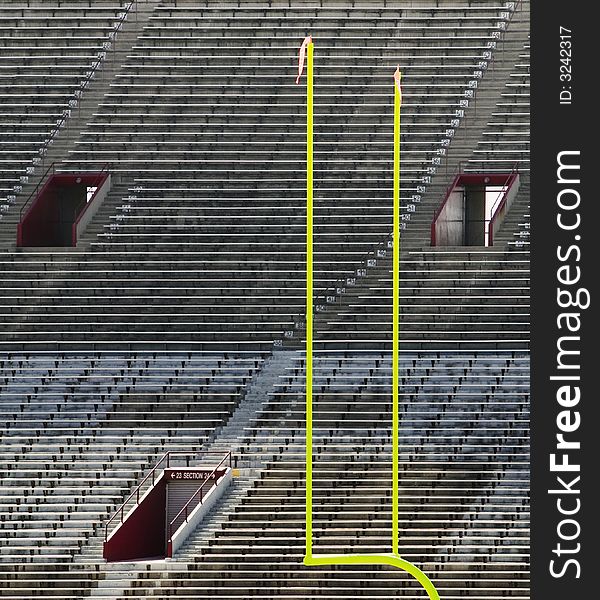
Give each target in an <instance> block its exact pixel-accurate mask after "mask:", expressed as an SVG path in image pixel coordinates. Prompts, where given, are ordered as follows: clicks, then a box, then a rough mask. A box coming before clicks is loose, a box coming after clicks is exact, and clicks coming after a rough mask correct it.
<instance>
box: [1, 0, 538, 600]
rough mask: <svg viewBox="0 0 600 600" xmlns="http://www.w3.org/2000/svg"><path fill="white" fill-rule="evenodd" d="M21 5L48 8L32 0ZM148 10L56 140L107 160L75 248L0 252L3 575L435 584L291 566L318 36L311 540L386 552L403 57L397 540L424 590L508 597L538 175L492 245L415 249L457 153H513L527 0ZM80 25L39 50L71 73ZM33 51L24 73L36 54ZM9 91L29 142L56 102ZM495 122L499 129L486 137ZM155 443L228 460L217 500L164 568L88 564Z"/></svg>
mask: <svg viewBox="0 0 600 600" xmlns="http://www.w3.org/2000/svg"><path fill="white" fill-rule="evenodd" d="M22 4H23V3H21V4H19V6H21V5H22ZM29 4H30V5H36V6H37V7H38V8H37V9H36V10H37V11H38V13H39V14H38V16H40V15H41V10H42V9H41V8H40V6H42V3H35V2H31V1H30V2H29ZM149 4H150V6H149V7H147V12H146V13H145V20H144V21H143V22H142V23H141V24H140V28H139V31H138V30H136V32H135V34H134V37H133V38H132V40H131V45H130V47H128V49H127V50H126V51H123V49H122V53H121V54H119V55H118V57H119V58H117V59H116V64H113V66H112V67H111V71H110V79H109V80H108V81H107V82H106V86H105V88H102V90H103V91H102V93H101V94H100V93H99V95H98V98H97V99H96V101H95V105H94V106H93V107H91V108H90V107H89V106H88V108H87V109H86V110H87V112H85V113H84V117H83V118H82V119H80V120H79V121H76V129H77V128H79V127H80V131H76V135H74V137H73V138H72V140H71V142H70V145H65V146H64V147H63V150H64V154H62V155H61V156H60V165H59V167H58V168H59V170H66V171H76V170H80V169H95V168H97V167H98V166H101V165H103V164H104V163H105V162H106V161H107V160H108V161H109V162H110V163H111V171H112V172H113V174H114V175H115V185H114V187H113V190H112V191H111V193H110V195H109V197H108V198H107V200H106V203H105V205H104V206H103V208H102V209H101V211H100V212H99V213H98V214H97V215H96V218H95V219H94V221H93V223H92V224H91V226H90V228H89V229H88V232H87V233H86V235H85V237H84V239H83V241H82V243H81V245H80V246H79V247H78V248H76V249H56V248H38V249H21V250H18V251H15V250H14V249H13V248H8V249H7V250H6V251H3V252H2V253H1V254H0V272H1V274H2V275H1V276H2V280H3V286H2V288H1V289H0V335H1V341H0V394H1V397H2V402H1V403H0V416H1V417H2V419H1V423H2V425H1V426H0V442H2V448H3V450H2V454H1V460H0V517H1V519H0V595H2V596H3V597H4V596H6V597H12V598H20V599H21V600H25V599H27V600H30V599H31V598H34V597H40V598H65V599H66V598H71V599H80V598H83V597H104V598H112V599H120V600H124V599H125V598H130V597H153V598H164V599H166V598H171V597H173V596H183V597H190V598H192V597H193V598H198V599H203V598H206V599H208V598H214V597H215V596H220V597H226V598H230V599H231V600H234V599H236V598H239V599H242V598H248V597H260V598H276V597H281V596H283V595H285V596H286V597H288V598H298V599H300V598H316V597H323V598H327V597H331V598H333V597H336V598H338V597H339V598H360V597H368V598H390V597H402V598H424V597H425V596H424V593H423V591H422V590H421V588H419V587H418V586H417V585H416V584H415V583H414V581H413V580H412V579H411V578H409V577H408V575H407V574H406V573H403V572H401V571H397V570H392V569H387V568H384V567H323V568H321V567H319V568H308V567H304V566H303V565H302V563H301V559H302V556H303V553H304V539H303V535H304V534H303V528H304V468H305V456H304V452H305V448H304V445H305V438H304V435H305V431H304V424H305V406H304V397H305V376H304V364H305V357H304V355H303V352H301V351H298V349H299V348H301V347H302V344H303V341H304V331H303V326H302V322H303V319H304V315H303V311H304V302H305V290H304V285H305V280H304V277H305V274H304V268H305V263H304V260H305V256H304V235H305V228H304V219H305V214H304V206H305V189H304V171H303V168H304V166H303V165H304V156H305V155H304V127H305V124H304V123H305V121H304V83H303V84H302V85H301V86H295V84H294V78H295V73H296V65H297V50H298V46H299V43H300V42H301V40H302V38H303V37H304V35H305V34H306V33H311V34H312V35H313V37H314V39H315V43H316V65H317V66H316V80H315V84H316V89H315V100H316V106H315V108H316V120H315V151H316V154H315V159H316V163H315V183H316V194H315V198H316V207H315V217H316V220H315V238H316V243H315V256H316V274H315V287H316V295H317V299H316V300H315V303H316V305H317V307H318V310H317V311H316V319H315V338H316V344H315V347H316V350H317V356H316V359H315V379H314V384H315V385H314V393H315V496H314V498H315V551H318V552H342V553H347V552H351V551H352V552H361V553H362V552H387V551H389V548H390V534H391V519H390V508H391V501H390V498H391V494H390V488H391V482H390V474H391V441H390V440H391V413H390V407H391V398H390V393H391V392H390V390H391V374H390V371H391V368H390V367H391V360H390V356H389V348H390V332H391V311H390V304H391V302H390V300H391V268H392V264H391V251H392V249H391V246H390V245H389V244H388V239H389V232H390V229H391V212H392V211H391V133H392V132H391V96H392V94H391V92H392V78H391V75H392V73H393V70H394V69H395V67H396V64H397V63H398V61H400V63H401V65H402V67H403V69H404V80H403V82H404V87H403V94H404V105H403V113H402V114H403V117H402V118H403V134H402V136H403V137H402V142H403V146H402V148H403V149H402V179H401V185H402V189H401V200H402V215H403V224H404V225H405V227H404V228H403V230H402V247H401V252H402V256H401V277H402V288H401V326H400V332H401V333H400V335H401V360H400V381H401V390H400V402H401V421H400V437H401V440H400V444H401V455H400V463H401V465H400V472H401V478H400V479H401V480H400V489H401V498H400V511H401V513H400V523H401V531H400V552H401V554H402V555H403V556H404V557H406V558H408V559H409V560H411V561H413V562H415V563H416V564H418V565H419V566H421V567H422V568H423V569H424V570H425V571H426V572H427V573H428V574H429V575H430V576H431V578H432V579H433V581H434V583H435V584H436V586H437V588H438V590H439V591H440V595H441V597H442V598H447V599H448V600H450V599H453V598H470V599H471V600H483V599H484V598H485V599H486V600H499V599H500V598H514V599H519V600H525V599H526V598H528V597H529V590H528V583H529V582H528V578H529V564H528V552H529V548H528V544H529V531H528V516H529V513H528V491H527V490H528V485H529V465H528V436H529V422H528V409H529V359H528V354H527V350H528V345H529V304H528V295H529V255H528V253H527V252H526V249H527V248H526V247H525V243H523V244H522V245H519V244H516V243H513V242H515V241H516V240H515V238H516V237H519V240H520V239H521V236H520V235H519V232H520V231H525V230H527V231H528V229H529V219H528V212H527V208H526V207H527V206H528V203H529V186H528V181H525V183H524V184H523V186H522V188H521V191H520V195H519V198H518V199H517V200H516V201H515V205H514V210H513V211H511V212H510V213H509V215H508V217H507V219H506V221H505V223H504V227H503V229H502V230H501V232H500V233H499V235H498V237H497V240H496V241H497V244H495V247H494V248H487V249H483V248H477V249H474V248H469V249H464V248H444V249H435V248H430V247H429V225H430V221H431V214H432V212H433V210H434V209H435V207H436V206H437V205H438V204H439V201H440V200H441V197H440V189H444V188H443V185H444V182H445V181H447V179H448V177H450V176H451V175H452V172H453V165H454V163H455V162H459V161H468V160H472V161H475V162H473V163H472V164H471V166H472V167H473V169H477V168H479V167H480V166H481V167H482V168H483V167H485V168H488V167H489V168H490V169H492V170H502V169H504V162H505V160H506V157H505V153H504V150H505V149H507V150H510V151H511V152H512V151H514V156H513V154H511V155H510V160H511V161H512V160H513V159H514V160H516V161H518V162H519V164H521V166H522V167H523V169H522V172H523V173H526V171H527V164H526V160H527V147H526V146H525V145H524V144H525V142H524V138H525V137H526V135H525V133H526V130H527V129H526V128H527V118H528V111H529V108H528V105H525V104H524V97H525V95H526V94H528V90H527V84H528V69H527V68H526V63H527V60H528V57H527V56H526V55H527V53H528V45H527V44H526V42H525V41H524V38H527V29H528V24H529V20H528V3H527V2H518V3H516V7H517V11H516V12H514V13H513V12H512V8H511V7H509V6H508V5H507V3H505V2H492V1H488V0H485V1H483V2H476V3H473V2H468V1H462V0H461V1H456V0H453V1H452V2H449V1H445V0H444V1H441V2H436V3H427V2H425V1H418V2H404V1H403V0H392V1H387V2H385V3H375V2H368V3H367V2H365V3H358V5H357V4H356V3H354V2H351V1H349V0H348V1H347V0H339V1H336V2H329V0H319V1H315V2H312V1H311V2H302V3H290V2H288V1H287V0H285V1H284V0H272V1H270V2H268V3H266V2H253V1H250V0H240V1H238V0H236V1H235V2H234V1H229V0H224V1H223V2H220V3H219V6H218V7H217V6H216V5H215V3H213V2H211V1H210V0H203V1H202V2H198V1H193V0H178V1H167V2H150V3H149ZM508 4H512V3H508ZM120 5H121V3H120V2H114V3H112V4H110V3H109V2H106V3H104V2H98V3H96V2H95V1H94V2H89V1H86V2H83V1H81V2H80V1H76V2H61V3H60V7H61V8H55V9H54V13H56V14H54V13H53V14H52V15H49V17H52V18H54V17H61V15H62V14H63V12H61V11H64V14H66V13H68V11H69V10H70V9H71V8H73V7H76V8H77V11H79V12H77V15H80V16H79V17H78V18H73V19H72V20H69V21H64V22H63V21H61V20H60V19H59V20H58V22H59V23H61V24H64V23H66V26H67V27H71V26H72V27H71V28H72V30H73V32H76V31H83V29H81V30H80V29H79V28H80V27H81V26H85V24H86V20H85V19H87V18H88V16H89V17H90V18H92V17H93V15H97V14H98V13H100V12H102V11H103V10H107V11H109V12H110V10H112V9H111V8H110V7H111V6H113V7H116V6H120ZM16 6H17V5H16V4H15V7H16ZM513 8H514V7H513ZM92 9H94V10H92ZM19 10H25V9H23V8H21V9H19ZM50 12H52V11H47V13H50ZM18 14H21V13H19V12H18V10H17V8H15V15H18ZM69 14H71V13H69ZM44 15H45V16H48V14H46V13H44ZM61 18H62V17H61ZM94 18H95V17H94ZM41 22H44V21H41ZM11 23H13V25H14V28H15V30H19V29H20V28H22V27H23V25H22V24H21V23H20V22H17V21H14V22H13V21H11ZM75 23H76V24H75ZM90 23H92V21H90ZM94 24H96V22H95V21H94ZM108 24H110V19H109V21H108ZM61 26H62V25H61ZM90 26H91V25H90ZM86 31H87V30H86ZM36 35H37V33H36ZM39 35H40V36H41V35H42V34H41V33H40V34H39ZM44 35H49V34H48V33H47V32H46V33H44ZM77 35H78V34H77ZM86 35H87V34H86ZM75 39H76V36H75V37H74V38H73V39H71V38H69V39H68V40H67V39H65V41H64V47H63V46H61V47H59V46H56V47H57V48H60V49H61V50H60V52H59V51H58V50H57V54H60V56H61V57H62V56H69V57H71V58H72V60H73V62H72V64H73V65H75V64H79V62H77V61H78V60H79V59H78V58H77V56H79V54H78V55H75V54H73V53H72V51H71V50H72V49H71V46H70V43H71V42H73V40H75ZM40 40H41V38H40ZM95 40H96V38H94V37H93V36H90V37H89V39H88V40H87V42H86V44H87V45H86V47H87V46H89V47H90V48H91V47H92V46H94V44H95V43H96V42H95ZM80 41H81V40H80ZM40 44H42V41H39V42H36V43H35V44H34V45H35V46H36V48H38V47H39V48H40V49H41V46H40ZM81 44H82V46H81V47H83V41H81ZM490 44H495V47H493V46H492V45H490ZM94 47H95V46H94ZM26 51H27V52H28V53H30V54H31V56H32V60H31V61H30V62H29V63H27V62H26V63H24V67H23V69H25V68H26V67H27V65H30V66H31V64H32V63H34V62H36V57H37V56H38V54H37V50H35V51H34V50H26ZM488 53H490V55H489V56H488ZM28 56H29V54H28ZM81 56H83V54H81ZM0 60H1V59H0ZM482 63H486V64H485V66H482ZM0 64H1V63H0ZM53 64H56V65H60V66H61V69H62V68H63V67H64V68H65V69H67V71H68V70H69V69H70V68H71V66H72V65H71V62H70V61H69V60H66V59H64V61H63V58H60V59H59V58H57V59H56V63H53ZM82 64H83V63H82ZM527 64H528V63H527ZM476 71H481V73H480V74H479V75H475V72H476ZM31 72H32V73H35V72H36V71H35V69H34V70H32V71H31ZM56 73H57V75H58V69H56ZM23 74H26V73H25V71H23ZM25 79H27V78H25ZM34 79H35V81H36V85H37V86H38V87H39V90H40V91H43V89H46V88H44V87H43V86H44V85H51V84H50V83H48V84H45V83H43V82H38V81H37V79H39V78H34ZM507 80H508V81H509V82H510V83H508V84H507ZM473 81H476V82H477V87H474V86H473V83H472V82H473ZM513 82H514V83H516V88H513V87H511V85H512V83H513ZM52 85H54V84H53V83H52ZM507 88H508V89H507ZM32 89H33V88H32ZM36 89H38V88H36ZM56 89H59V88H58V87H57V88H56ZM60 89H62V88H60ZM473 90H476V91H475V92H473V93H474V94H475V97H474V98H472V97H471V94H470V92H472V91H473ZM64 91H65V93H66V88H65V90H64ZM507 93H508V94H509V95H508V96H506V94H507ZM467 98H468V99H469V101H470V104H469V106H468V107H464V108H465V112H464V115H463V116H457V112H456V111H457V110H459V111H460V110H461V103H462V102H464V100H465V99H467ZM502 98H505V99H507V102H510V104H511V107H510V110H508V109H507V111H506V112H509V113H510V115H511V116H510V117H509V116H506V115H501V114H500V112H498V111H499V109H498V106H499V104H498V102H500V101H501V100H502ZM27 104H28V105H30V106H31V109H32V110H33V112H31V111H29V112H27V113H23V115H21V116H22V117H23V122H22V123H21V121H19V126H18V127H16V128H15V131H17V133H18V136H22V138H21V139H22V141H27V142H28V144H37V143H38V142H39V139H41V138H38V137H36V135H37V132H38V130H37V129H36V125H35V124H36V123H38V122H39V123H42V124H43V123H46V121H45V120H44V119H46V117H45V116H44V113H43V111H42V112H40V111H38V110H36V107H35V103H33V102H30V103H27ZM521 104H522V107H521ZM475 105H476V110H473V108H474V106H475ZM37 108H39V107H37ZM521 108H522V110H523V114H522V115H521V114H519V115H518V117H519V124H518V128H515V129H513V128H512V123H513V121H512V119H513V117H515V115H516V111H517V112H518V111H520V110H521ZM502 110H504V109H502ZM492 115H493V116H494V118H493V119H492ZM496 117H497V118H498V120H496ZM500 117H502V119H500ZM504 117H506V118H504ZM72 118H75V117H72ZM515 118H516V117H515ZM47 123H51V121H47ZM44 126H45V125H44ZM24 132H35V135H31V136H27V135H25V133H24ZM450 132H452V133H450ZM461 132H463V134H464V137H461V136H462V135H463V134H461ZM465 132H467V133H468V135H467V133H465ZM513 134H514V135H513ZM61 135H62V134H61ZM15 139H16V138H15ZM492 139H494V140H498V141H506V144H503V145H502V146H499V148H500V150H501V152H499V153H496V154H491V151H492V150H493V149H494V148H493V147H492V148H490V145H489V144H487V142H488V141H489V140H492ZM482 144H483V145H482ZM23 148H25V146H23ZM442 150H443V151H444V152H443V153H442V152H441V151H442ZM482 151H483V153H482ZM482 157H485V161H484V163H485V164H484V163H482V162H481V160H482ZM438 158H440V159H441V162H440V163H438V162H437V161H436V159H438ZM477 161H480V162H477ZM476 163H477V164H476ZM11 165H12V163H11ZM14 165H16V166H14ZM14 165H12V166H11V169H13V171H11V173H12V174H10V175H7V178H8V177H13V176H14V173H18V172H19V171H18V169H19V168H20V167H19V165H18V164H17V163H14ZM446 171H447V172H446ZM10 181H11V185H12V181H13V180H12V179H11V180H10ZM11 189H12V188H11ZM11 210H14V206H11V207H9V208H8V209H7V212H6V214H5V216H6V217H7V218H6V219H4V225H5V226H6V225H7V223H8V222H9V219H8V217H9V216H11V218H13V217H14V213H11ZM0 225H1V224H0ZM6 230H8V228H6ZM515 233H517V234H518V235H517V236H515ZM525 235H526V234H523V237H522V240H525ZM322 309H323V310H322ZM282 339H283V341H282ZM281 345H283V346H284V349H279V346H281ZM232 349H233V350H235V352H233V351H231V350H232ZM228 351H229V352H228ZM167 450H172V451H176V450H184V451H188V452H190V453H191V455H190V456H191V459H192V460H194V461H197V460H199V458H198V456H199V454H198V453H199V452H200V451H211V452H225V451H229V450H232V451H233V453H234V457H235V465H236V469H237V470H238V471H239V473H238V476H237V477H236V478H235V479H234V482H233V484H232V487H231V491H230V492H229V493H228V494H227V495H226V497H225V498H224V499H223V502H222V504H220V505H219V506H218V507H217V508H216V510H215V511H213V512H212V513H211V514H210V515H209V517H208V519H207V520H206V522H204V523H203V524H202V526H201V527H200V528H198V530H197V531H196V533H195V534H194V535H193V536H192V537H191V538H190V539H189V540H188V542H187V543H186V545H185V546H184V548H183V549H182V551H181V552H180V553H179V554H178V555H177V556H176V557H175V559H174V560H172V561H168V562H163V561H160V562H148V563H141V564H132V563H124V564H113V565H107V564H105V563H104V561H103V560H102V559H101V546H102V540H103V536H104V526H105V524H106V523H107V521H108V519H109V518H110V517H111V516H112V515H113V514H114V513H115V510H116V509H117V508H118V506H119V505H120V503H121V502H122V501H123V499H124V498H125V497H126V496H127V495H128V493H129V492H130V491H131V490H132V489H134V487H135V485H137V484H138V483H139V482H140V481H141V480H142V478H143V476H144V474H145V473H148V471H149V470H150V469H151V468H152V466H153V465H154V464H155V463H156V461H157V459H158V458H159V457H160V456H161V455H162V454H163V453H164V452H165V451H167Z"/></svg>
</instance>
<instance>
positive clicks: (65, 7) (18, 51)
mask: <svg viewBox="0 0 600 600" xmlns="http://www.w3.org/2000/svg"><path fill="white" fill-rule="evenodd" d="M49 4H50V3H48V2H43V1H37V2H35V1H29V2H20V1H14V0H13V1H9V2H5V3H4V5H3V7H2V13H1V14H0V28H1V29H2V37H1V38H0V48H1V49H2V50H1V57H0V105H1V108H0V119H2V125H3V129H2V134H1V140H2V147H1V148H0V218H2V214H3V213H5V212H7V211H8V210H10V209H11V207H13V205H15V203H16V204H17V207H15V208H14V209H13V210H16V209H17V208H18V202H17V197H18V196H19V194H20V192H21V190H22V189H23V188H24V186H25V185H26V184H27V182H28V181H29V179H30V178H32V177H33V175H34V173H35V171H36V168H37V169H38V170H39V168H40V166H41V165H42V163H43V161H44V158H45V156H46V154H47V152H48V149H49V145H50V144H51V143H53V142H54V138H58V136H59V133H60V132H59V130H60V129H61V128H62V127H63V126H64V125H65V123H66V121H67V120H68V117H69V116H70V114H71V112H74V111H76V110H77V108H78V106H79V103H80V101H81V98H82V96H83V95H84V94H85V91H86V88H87V87H88V83H89V81H90V79H91V78H92V77H93V76H95V75H97V73H95V71H96V69H97V68H98V64H99V61H102V58H103V56H104V55H105V54H106V52H107V51H108V50H109V49H110V47H111V45H112V40H113V39H114V36H115V34H116V32H117V31H118V30H119V28H120V26H121V22H122V20H123V19H124V18H125V15H126V12H127V10H128V8H129V5H130V4H131V2H126V1H125V0H99V1H95V2H93V3H92V2H85V1H81V2H79V1H76V2H64V3H60V4H55V5H50V6H49ZM94 74H95V75H94Z"/></svg>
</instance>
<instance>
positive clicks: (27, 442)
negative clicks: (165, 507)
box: [0, 354, 263, 594]
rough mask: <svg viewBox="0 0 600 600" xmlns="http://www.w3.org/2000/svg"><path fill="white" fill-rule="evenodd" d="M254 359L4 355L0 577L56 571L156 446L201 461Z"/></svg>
mask: <svg viewBox="0 0 600 600" xmlns="http://www.w3.org/2000/svg"><path fill="white" fill-rule="evenodd" d="M262 363H263V358H262V357H261V356H255V357H252V358H249V357H236V356H227V355H223V354H221V355H218V354H217V355H214V356H205V357H198V356H193V355H179V356H176V355H173V354H170V355H166V356H165V355H151V354H150V355H147V356H138V357H132V356H131V355H127V356H124V355H95V356H94V355H92V356H65V357H61V358H58V357H51V358H50V357H47V358H42V357H36V356H29V357H26V356H22V355H16V356H15V355H13V356H3V357H1V359H0V367H1V376H2V380H1V381H0V383H1V385H2V389H1V393H2V399H3V403H2V417H3V419H2V422H3V427H2V430H1V431H0V439H1V441H2V446H3V452H2V466H1V471H0V490H1V492H0V494H1V499H0V502H1V504H2V508H1V510H0V512H1V513H2V522H1V523H0V528H1V529H2V532H3V535H2V540H3V542H2V544H1V546H0V572H2V575H5V574H6V572H7V569H8V570H10V569H12V570H13V571H14V572H15V577H16V578H17V579H18V577H19V574H20V572H21V569H22V570H23V571H34V570H35V569H41V570H48V569H50V568H51V567H52V565H56V568H57V569H58V570H64V569H65V568H66V567H65V565H66V564H67V563H70V562H71V561H72V560H73V558H74V556H75V555H77V554H79V553H80V552H81V549H82V547H83V546H84V545H86V544H88V542H89V540H90V539H91V538H93V537H94V536H95V535H100V534H101V533H102V531H100V528H99V523H100V522H101V520H103V519H104V520H106V519H107V518H108V516H110V515H111V514H112V512H114V510H115V509H116V507H117V506H118V505H119V504H120V503H121V502H122V501H123V499H124V497H125V494H126V493H128V492H129V491H130V490H131V488H132V486H133V485H134V484H135V483H136V482H137V481H139V480H140V479H141V477H142V475H143V473H144V472H145V471H147V470H148V469H149V468H150V467H152V466H153V465H154V463H155V462H156V461H157V459H158V457H159V456H160V455H161V454H162V453H164V452H165V451H166V450H171V451H186V452H189V454H190V458H191V460H197V457H198V453H199V452H200V451H201V450H202V448H203V445H204V444H205V442H206V441H207V440H208V439H209V438H210V436H211V435H212V434H213V433H214V431H215V430H216V429H217V428H219V427H221V426H222V425H223V424H224V423H225V422H227V420H228V419H229V418H230V416H231V415H232V414H233V412H234V411H235V409H236V407H237V406H238V404H239V402H240V400H241V399H242V398H243V397H244V394H245V393H246V389H247V387H248V383H249V381H250V380H251V379H252V376H253V375H254V374H255V373H256V372H257V371H258V370H260V368H261V366H262ZM19 565H21V567H20V566H19ZM61 565H62V566H61ZM9 572H10V571H9ZM89 575H90V574H89V573H88V574H85V573H83V574H82V578H83V579H86V578H88V576H89ZM0 580H2V578H1V577H0ZM8 588H9V589H7V588H6V584H4V585H3V593H4V592H6V593H7V594H8V593H9V590H10V589H12V585H9V586H8Z"/></svg>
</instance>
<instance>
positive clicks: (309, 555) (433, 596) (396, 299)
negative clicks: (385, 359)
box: [296, 36, 440, 600]
mask: <svg viewBox="0 0 600 600" xmlns="http://www.w3.org/2000/svg"><path fill="white" fill-rule="evenodd" d="M305 53H306V76H307V78H306V550H305V556H304V564H305V565H309V566H316V565H389V566H392V567H397V568H399V569H402V570H403V571H406V572H407V573H409V574H410V575H412V576H413V577H414V578H415V579H416V580H417V581H418V582H419V583H420V584H421V586H422V587H423V588H424V590H425V591H426V592H427V595H428V596H429V598H430V600H439V598H440V596H439V594H438V592H437V590H436V588H435V586H434V585H433V583H432V582H431V580H430V579H429V577H427V575H426V574H425V573H424V572H423V571H421V569H419V568H418V567H417V566H416V565H414V564H412V563H411V562H409V561H407V560H404V559H403V558H402V557H401V556H400V554H399V552H398V534H399V524H398V508H399V489H398V473H399V463H398V456H399V450H400V448H399V425H398V420H399V408H398V403H399V398H398V391H399V383H400V379H399V372H398V367H399V365H398V358H399V333H400V326H399V313H400V310H399V309H400V106H401V104H402V93H401V88H400V71H399V69H398V70H397V71H396V73H395V74H394V185H393V190H394V191H393V205H394V206H393V209H394V219H393V268H392V272H393V277H392V287H393V294H392V420H393V423H392V552H391V553H390V554H385V553H382V554H340V555H325V554H313V395H312V391H313V54H314V43H313V41H312V38H311V37H310V36H308V37H306V38H305V39H304V42H303V43H302V47H301V49H300V60H299V67H298V78H297V79H296V83H298V82H299V80H300V77H301V75H302V71H303V67H304V55H305Z"/></svg>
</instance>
